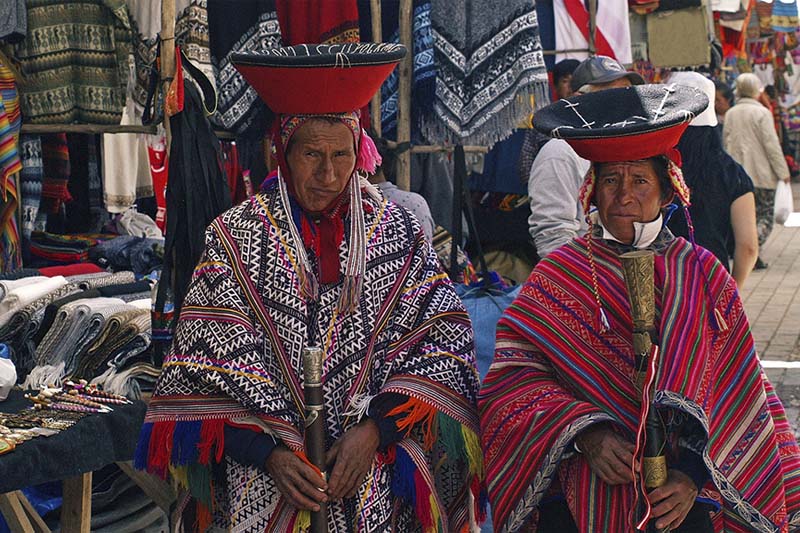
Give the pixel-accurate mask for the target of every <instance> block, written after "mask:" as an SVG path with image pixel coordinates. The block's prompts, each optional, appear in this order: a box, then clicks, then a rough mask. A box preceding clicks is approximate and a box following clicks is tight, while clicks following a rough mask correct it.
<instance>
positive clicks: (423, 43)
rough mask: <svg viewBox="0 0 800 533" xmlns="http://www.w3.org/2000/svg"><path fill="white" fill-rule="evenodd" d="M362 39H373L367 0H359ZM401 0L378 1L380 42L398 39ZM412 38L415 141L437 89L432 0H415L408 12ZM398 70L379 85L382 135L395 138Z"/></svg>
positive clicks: (412, 96)
mask: <svg viewBox="0 0 800 533" xmlns="http://www.w3.org/2000/svg"><path fill="white" fill-rule="evenodd" d="M358 12H359V16H360V18H361V39H362V40H363V41H365V42H372V41H374V38H373V37H372V24H371V15H372V11H371V9H370V3H369V0H359V2H358ZM399 12H400V2H399V1H398V0H389V1H386V2H383V3H382V4H381V23H382V24H381V26H382V27H381V32H382V33H381V35H382V39H381V41H382V42H385V43H399V42H400V24H399V19H398V15H399ZM411 38H412V41H413V46H412V48H411V50H413V54H414V57H413V59H412V61H411V135H412V140H413V141H414V142H417V141H421V139H418V138H414V137H418V135H419V126H420V124H421V122H422V117H423V116H425V115H427V114H429V113H431V112H432V111H433V107H432V106H433V101H434V96H435V90H436V65H435V64H434V62H433V32H432V29H431V0H414V2H413V12H412V15H411ZM411 50H410V51H411ZM399 87H400V73H399V70H397V69H396V70H394V71H392V73H391V74H390V75H389V77H388V78H387V79H386V81H385V82H383V85H381V136H382V137H384V138H387V139H396V138H397V103H398V99H399V96H400V94H399Z"/></svg>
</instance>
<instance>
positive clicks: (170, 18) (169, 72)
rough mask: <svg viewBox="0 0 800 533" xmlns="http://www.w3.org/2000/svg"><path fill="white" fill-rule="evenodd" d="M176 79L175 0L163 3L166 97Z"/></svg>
mask: <svg viewBox="0 0 800 533" xmlns="http://www.w3.org/2000/svg"><path fill="white" fill-rule="evenodd" d="M174 77H175V0H162V2H161V83H162V84H163V91H164V95H165V96H166V94H167V92H168V91H169V84H170V82H171V81H172V78H174ZM166 103H167V99H166V98H164V106H165V109H164V130H165V131H166V138H167V142H166V149H167V153H169V146H170V143H171V142H172V131H170V127H169V117H168V116H167V113H166Z"/></svg>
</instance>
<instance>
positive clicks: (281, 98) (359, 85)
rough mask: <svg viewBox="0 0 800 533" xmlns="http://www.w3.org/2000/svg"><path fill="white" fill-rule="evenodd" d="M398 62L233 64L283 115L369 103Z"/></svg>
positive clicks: (344, 110)
mask: <svg viewBox="0 0 800 533" xmlns="http://www.w3.org/2000/svg"><path fill="white" fill-rule="evenodd" d="M396 64H397V62H394V61H393V62H390V63H386V64H383V65H369V66H353V67H350V68H336V67H327V68H325V67H316V68H291V67H286V68H277V67H265V66H263V65H248V64H243V63H237V64H236V68H237V69H238V70H239V71H240V72H241V73H242V76H244V78H245V79H246V80H247V82H248V83H249V84H250V85H252V86H253V88H254V89H255V90H256V92H257V93H258V94H259V96H261V98H262V99H263V100H264V101H265V102H267V105H269V108H270V109H272V110H273V111H274V112H276V113H281V114H285V115H320V114H328V113H348V112H351V111H353V110H354V109H361V108H363V107H365V106H366V105H368V104H369V101H370V99H371V98H372V95H374V94H375V93H376V92H378V89H379V88H380V86H381V84H382V83H383V80H385V79H386V78H387V77H388V76H389V74H390V73H391V72H392V70H393V69H394V67H395V66H396Z"/></svg>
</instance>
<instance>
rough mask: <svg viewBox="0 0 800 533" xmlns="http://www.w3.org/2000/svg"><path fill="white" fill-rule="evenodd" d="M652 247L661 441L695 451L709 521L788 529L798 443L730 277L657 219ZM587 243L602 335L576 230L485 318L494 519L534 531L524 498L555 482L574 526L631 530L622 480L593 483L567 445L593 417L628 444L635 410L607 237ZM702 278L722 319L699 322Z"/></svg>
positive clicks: (538, 495)
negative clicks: (659, 226)
mask: <svg viewBox="0 0 800 533" xmlns="http://www.w3.org/2000/svg"><path fill="white" fill-rule="evenodd" d="M653 249H654V251H655V254H656V257H655V287H656V294H655V297H656V307H657V314H656V324H657V326H656V327H657V328H658V330H659V339H660V348H661V351H660V358H661V363H660V368H659V373H658V375H657V377H656V382H655V390H656V393H655V396H654V398H653V402H654V404H655V405H657V406H659V409H660V410H661V411H662V413H668V414H669V415H670V416H672V417H674V418H677V419H679V420H681V421H680V423H678V424H674V425H669V426H668V434H667V438H668V441H669V440H670V439H673V442H674V439H676V438H677V439H679V440H680V445H681V446H684V447H686V448H687V449H690V450H693V451H694V452H695V453H697V454H698V455H699V456H701V457H702V458H703V460H704V462H705V465H706V468H707V469H708V472H709V473H710V477H711V479H710V481H709V482H708V483H707V484H706V486H705V487H704V488H703V490H702V491H701V494H700V496H701V497H702V498H706V499H707V500H706V501H708V499H712V500H716V502H717V508H718V509H721V512H720V511H717V512H716V513H715V515H714V516H713V520H714V526H715V529H716V531H726V532H745V531H748V532H749V531H759V532H773V531H775V532H778V531H781V532H785V531H791V530H794V529H795V528H797V527H798V526H800V477H798V476H800V461H799V459H800V451H799V450H798V446H797V443H796V441H795V439H794V436H793V435H792V431H791V429H790V427H789V424H788V422H787V420H786V416H785V413H784V410H783V406H782V405H781V403H780V401H779V400H778V398H777V396H776V395H775V392H774V390H773V388H772V386H771V385H770V383H769V381H767V378H766V376H765V374H764V372H763V370H762V369H761V366H760V364H759V361H758V358H757V356H756V352H755V348H754V344H753V337H752V336H751V334H750V328H749V325H748V323H747V318H746V317H745V314H744V310H743V307H742V301H741V299H740V298H739V295H738V293H737V291H736V286H735V284H734V281H733V279H732V278H731V277H730V276H729V275H728V274H727V272H726V271H725V269H724V268H723V267H722V266H721V264H720V263H719V262H718V261H717V260H716V258H714V256H713V255H712V254H711V253H710V252H708V251H706V250H705V249H702V248H699V247H698V249H697V254H696V253H695V252H693V250H692V246H691V245H690V244H689V243H687V242H686V241H685V240H683V239H682V238H674V237H672V235H671V234H669V232H668V230H665V231H663V232H662V235H661V236H660V238H659V240H657V242H656V243H655V244H654V245H653ZM592 251H593V254H594V258H595V261H596V263H597V264H596V266H597V278H598V282H599V292H600V295H599V296H600V299H601V301H602V302H603V306H604V308H605V310H606V312H607V315H608V319H609V324H610V328H609V329H608V331H606V333H604V334H601V333H600V332H599V331H598V327H597V322H598V321H597V319H596V317H597V303H596V300H595V297H594V295H593V290H592V278H591V269H590V265H589V264H588V259H587V246H586V239H585V238H581V239H576V240H573V241H571V242H569V243H568V244H566V245H564V246H562V247H561V248H559V249H557V250H556V251H554V252H553V253H551V254H550V255H548V256H547V258H546V259H544V260H543V261H541V262H540V263H539V264H538V265H537V267H536V269H535V270H534V271H533V273H532V274H531V276H530V278H529V279H528V281H527V283H526V284H525V286H524V287H523V289H522V292H521V294H520V296H519V297H518V298H517V300H516V301H515V302H514V303H513V304H512V305H511V307H509V308H508V310H507V311H506V313H505V314H504V316H503V318H502V319H501V321H500V323H499V324H498V327H497V345H496V352H495V359H494V363H493V365H492V367H491V368H490V370H489V373H488V375H487V376H486V378H485V380H484V383H483V387H482V389H481V394H480V401H479V404H480V413H481V429H482V437H483V445H484V453H485V459H486V471H487V474H486V475H487V484H488V488H489V498H490V501H491V503H492V515H493V520H494V524H495V527H496V528H497V531H518V530H520V529H521V528H525V529H524V530H525V531H536V524H537V522H538V506H539V504H540V503H541V502H542V500H543V498H544V497H545V496H550V495H551V493H552V492H556V491H557V492H559V493H560V494H561V495H563V496H564V498H565V499H566V502H567V505H568V506H569V508H570V511H571V513H572V515H573V517H574V518H575V522H576V524H577V526H578V530H579V531H614V532H622V531H632V528H633V525H632V524H631V523H630V521H629V513H630V511H631V508H632V506H633V501H634V489H633V485H632V484H627V485H616V486H611V485H607V484H606V483H605V482H603V481H602V480H601V479H600V478H599V477H598V476H596V475H595V474H594V473H593V472H592V470H591V468H590V467H589V465H588V462H587V461H586V460H585V459H584V458H583V456H582V455H580V454H576V453H575V452H574V448H573V446H572V441H573V439H574V438H575V436H576V435H577V434H578V433H579V432H581V431H582V430H584V429H586V428H587V427H588V426H589V425H591V424H594V423H597V422H599V421H609V422H611V423H612V424H613V425H614V427H615V428H616V429H617V430H618V431H619V432H620V433H621V434H622V435H623V436H625V438H627V439H628V440H630V441H631V442H634V435H635V434H636V429H637V425H638V422H639V420H638V417H639V407H640V401H639V398H641V395H640V394H638V393H637V392H636V387H635V385H634V371H633V347H632V343H631V332H632V324H631V318H630V306H629V303H628V296H627V290H626V288H625V284H624V281H623V276H622V270H621V266H620V261H619V258H618V255H619V249H618V247H617V246H615V245H614V244H613V243H609V242H607V241H604V240H602V239H599V238H593V239H592ZM698 255H699V260H700V261H702V263H703V265H702V266H703V268H704V269H705V270H706V271H707V272H709V286H708V287H705V283H704V278H705V276H704V275H703V271H702V269H701V268H700V266H701V265H699V264H698ZM707 290H708V291H710V292H709V294H711V295H714V298H713V299H714V303H715V304H716V307H717V308H718V309H719V310H720V311H721V312H722V314H723V317H724V320H725V323H726V324H727V326H728V329H727V330H726V331H719V332H718V331H715V330H714V329H712V328H711V327H710V325H709V319H708V318H709V317H708V316H707V313H708V308H707V305H708V304H707V302H708V299H707V298H706V297H705V294H706V291H707ZM676 428H682V429H683V434H682V435H675V434H674V433H675V431H676Z"/></svg>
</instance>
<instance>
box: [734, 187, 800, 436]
mask: <svg viewBox="0 0 800 533" xmlns="http://www.w3.org/2000/svg"><path fill="white" fill-rule="evenodd" d="M792 188H793V192H794V205H795V211H800V184H797V183H794V184H792ZM761 257H762V259H764V261H766V262H767V263H769V268H767V269H766V270H756V271H754V272H753V273H752V274H751V275H750V278H748V280H747V282H746V283H745V287H744V289H743V290H742V291H741V292H742V297H743V299H744V305H745V309H746V311H747V316H748V318H749V320H750V324H751V327H752V330H753V337H754V338H755V341H756V347H757V349H758V353H759V355H760V356H761V360H762V362H763V364H764V367H765V368H766V372H767V375H768V376H769V378H770V380H771V381H772V383H773V384H774V385H775V388H776V390H777V391H778V395H779V396H780V397H781V399H782V400H783V403H784V405H785V406H786V410H787V415H788V416H789V420H790V421H791V422H792V425H793V427H794V428H795V433H796V434H797V435H799V436H800V431H798V430H799V429H800V212H795V213H794V215H793V216H792V218H791V219H790V221H789V224H788V225H787V226H776V227H775V229H774V230H773V232H772V235H771V236H770V239H769V241H768V242H767V243H766V245H765V246H764V248H763V250H762V251H761Z"/></svg>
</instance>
